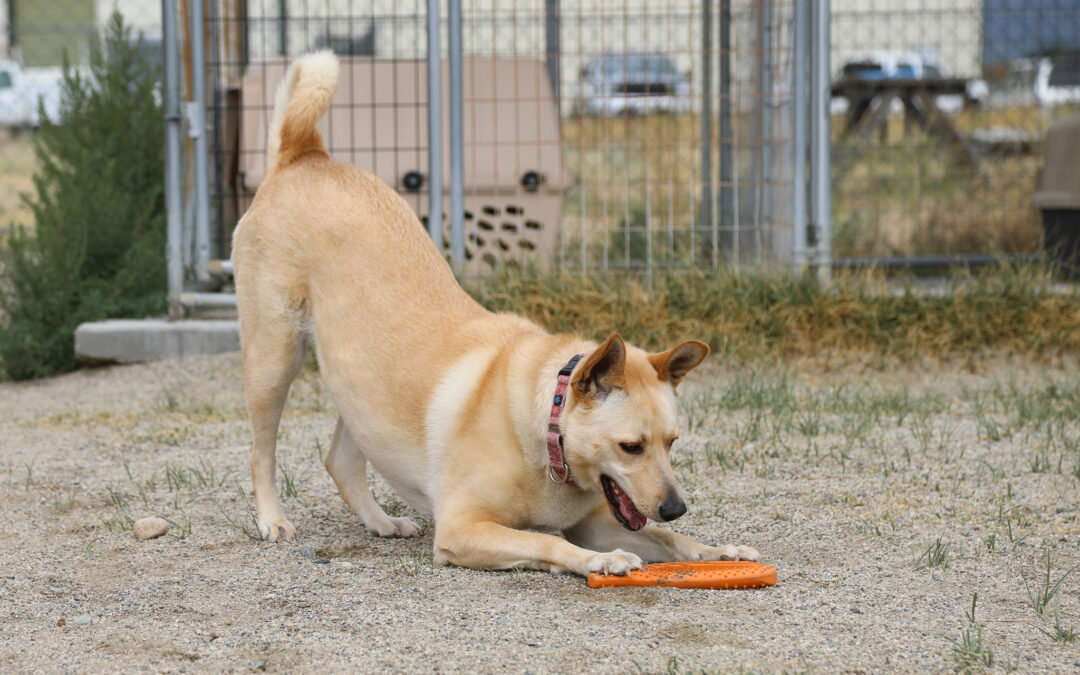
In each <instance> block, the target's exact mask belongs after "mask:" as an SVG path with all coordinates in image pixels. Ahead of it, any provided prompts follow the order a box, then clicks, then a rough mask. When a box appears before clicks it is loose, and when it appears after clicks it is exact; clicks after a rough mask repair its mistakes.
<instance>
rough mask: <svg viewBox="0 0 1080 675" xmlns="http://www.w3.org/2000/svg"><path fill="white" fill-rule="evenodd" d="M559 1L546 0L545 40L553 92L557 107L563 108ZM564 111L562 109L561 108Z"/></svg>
mask: <svg viewBox="0 0 1080 675" xmlns="http://www.w3.org/2000/svg"><path fill="white" fill-rule="evenodd" d="M559 23H560V21H559V0H544V40H545V42H546V43H547V46H546V50H547V69H548V77H550V78H551V91H552V93H554V94H555V105H556V106H557V107H559V106H561V104H562V98H561V96H560V93H561V92H560V90H561V89H562V87H561V86H560V82H559V57H560V55H561V54H560V52H559ZM559 109H560V110H561V109H562V108H561V107H560V108H559Z"/></svg>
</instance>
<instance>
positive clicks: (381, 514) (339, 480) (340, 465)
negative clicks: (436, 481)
mask: <svg viewBox="0 0 1080 675" xmlns="http://www.w3.org/2000/svg"><path fill="white" fill-rule="evenodd" d="M326 470H327V471H329V472H330V477H331V478H333V479H334V483H335V484H336V485H337V487H338V491H339V492H340V493H341V498H342V499H344V500H345V503H346V504H348V505H349V507H350V508H352V510H353V511H355V512H356V515H358V516H360V519H361V520H362V521H364V526H365V527H366V528H367V529H368V531H369V532H371V533H372V534H374V535H376V536H378V537H416V536H419V535H420V528H419V527H417V526H416V524H415V523H413V521H411V520H409V519H408V518H392V517H390V516H388V515H386V512H385V511H383V510H382V507H380V506H379V504H378V503H377V502H376V501H375V497H374V496H372V494H371V489H370V488H368V484H367V458H365V457H364V453H363V451H362V450H361V449H360V446H359V445H358V444H357V442H356V440H355V439H354V438H353V437H352V434H350V433H349V429H348V427H346V426H345V421H344V420H342V419H341V418H340V417H339V418H338V421H337V426H336V427H335V428H334V440H333V441H331V442H330V453H329V454H328V455H327V456H326Z"/></svg>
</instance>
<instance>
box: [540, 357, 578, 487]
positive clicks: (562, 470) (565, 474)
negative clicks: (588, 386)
mask: <svg viewBox="0 0 1080 675" xmlns="http://www.w3.org/2000/svg"><path fill="white" fill-rule="evenodd" d="M583 356H585V355H584V354H578V355H577V356H575V357H574V358H572V359H570V360H569V361H567V363H566V365H565V366H563V367H562V370H560V371H559V383H558V384H557V385H555V400H554V401H553V402H552V405H551V417H549V418H548V432H547V449H548V459H549V460H550V461H551V464H550V466H548V477H549V478H551V480H552V481H553V482H555V483H559V484H562V483H566V484H567V485H572V486H574V487H578V484H577V483H576V482H574V477H573V476H571V475H570V466H569V465H568V464H567V463H566V456H565V455H563V447H562V445H563V439H562V433H561V432H560V429H559V417H561V416H562V411H563V408H564V407H566V390H567V389H568V388H569V387H570V375H571V374H573V372H574V366H576V365H577V364H578V361H580V360H581V357H583Z"/></svg>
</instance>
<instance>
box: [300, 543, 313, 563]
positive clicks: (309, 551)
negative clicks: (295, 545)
mask: <svg viewBox="0 0 1080 675" xmlns="http://www.w3.org/2000/svg"><path fill="white" fill-rule="evenodd" d="M300 555H302V556H304V557H305V558H307V559H308V560H314V559H315V549H313V548H311V545H310V544H308V545H305V546H303V547H301V548H300Z"/></svg>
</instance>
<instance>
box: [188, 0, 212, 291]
mask: <svg viewBox="0 0 1080 675" xmlns="http://www.w3.org/2000/svg"><path fill="white" fill-rule="evenodd" d="M190 5H191V35H190V36H189V37H190V39H191V71H192V72H191V88H192V101H191V103H190V107H189V108H188V114H189V125H190V127H189V128H190V130H191V134H192V135H193V136H194V138H195V277H196V278H197V279H199V280H200V281H205V280H207V279H209V278H210V274H209V273H208V272H207V271H206V263H207V262H209V261H210V176H209V167H208V163H209V159H208V154H207V141H206V137H207V134H208V133H209V132H208V130H207V127H206V41H205V40H204V30H205V21H204V17H203V3H202V0H194V1H193V2H191V3H190Z"/></svg>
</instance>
